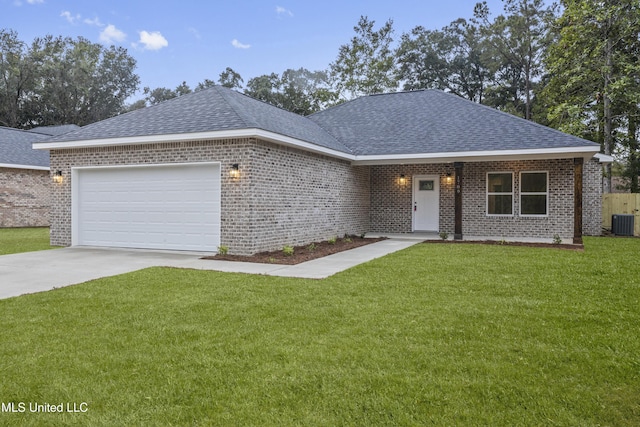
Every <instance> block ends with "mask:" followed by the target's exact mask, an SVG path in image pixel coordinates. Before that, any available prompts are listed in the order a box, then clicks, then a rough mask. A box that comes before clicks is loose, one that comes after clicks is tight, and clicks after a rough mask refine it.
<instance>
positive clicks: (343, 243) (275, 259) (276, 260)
mask: <svg viewBox="0 0 640 427" xmlns="http://www.w3.org/2000/svg"><path fill="white" fill-rule="evenodd" d="M385 239H386V237H378V238H363V237H359V236H346V237H343V238H341V239H335V241H334V240H331V241H327V240H325V241H322V242H314V243H311V244H308V245H304V246H294V247H293V253H290V251H289V254H285V251H283V250H279V251H270V252H260V253H258V254H255V255H249V256H244V255H229V254H225V255H223V254H217V255H213V256H207V257H203V258H202V259H213V260H218V261H242V262H258V263H263V264H285V265H295V264H300V263H301V262H305V261H311V260H312V259H316V258H322V257H325V256H327V255H333V254H336V253H338V252H342V251H346V250H349V249H354V248H358V247H360V246H364V245H369V244H371V243H376V242H379V241H381V240H385Z"/></svg>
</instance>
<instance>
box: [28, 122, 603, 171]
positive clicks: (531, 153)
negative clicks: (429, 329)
mask: <svg viewBox="0 0 640 427" xmlns="http://www.w3.org/2000/svg"><path fill="white" fill-rule="evenodd" d="M233 138H259V139H262V140H265V141H269V142H273V143H276V144H280V145H284V146H288V147H293V148H298V149H301V150H305V151H310V152H313V153H318V154H323V155H327V156H330V157H335V158H339V159H342V160H348V161H350V162H352V163H353V164H354V165H356V166H360V165H362V166H364V165H383V164H409V163H451V162H483V161H492V160H493V161H495V160H542V159H566V158H574V157H583V158H585V159H590V158H592V157H593V156H594V155H596V153H598V151H599V147H597V146H594V147H589V146H584V147H560V148H536V149H523V150H493V151H461V152H445V153H420V154H381V155H359V156H358V155H353V154H349V153H344V152H342V151H338V150H334V149H331V148H326V147H322V146H320V145H317V144H313V143H310V142H306V141H303V140H300V139H297V138H293V137H289V136H285V135H281V134H278V133H275V132H270V131H266V130H262V129H255V128H252V129H235V130H225V131H212V132H197V133H181V134H171V135H146V136H131V137H122V138H103V139H91V140H81V141H63V142H37V143H34V144H33V148H34V149H36V150H57V149H73V148H91V147H113V146H122V145H141V144H158V143H172V142H183V141H203V140H220V139H233ZM602 156H604V155H602ZM608 157H610V156H608ZM599 160H600V162H601V163H604V162H607V161H608V160H606V159H605V160H603V158H599Z"/></svg>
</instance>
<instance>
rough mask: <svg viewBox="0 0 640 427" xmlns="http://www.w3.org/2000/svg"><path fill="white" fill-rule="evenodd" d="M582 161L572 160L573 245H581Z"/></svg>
mask: <svg viewBox="0 0 640 427" xmlns="http://www.w3.org/2000/svg"><path fill="white" fill-rule="evenodd" d="M583 164H584V159H583V158H582V157H576V158H574V159H573V243H574V244H582V169H583Z"/></svg>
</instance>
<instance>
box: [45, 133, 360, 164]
mask: <svg viewBox="0 0 640 427" xmlns="http://www.w3.org/2000/svg"><path fill="white" fill-rule="evenodd" d="M237 138H258V139H262V140H266V141H269V142H274V143H276V144H280V145H285V146H289V147H294V148H299V149H302V150H305V151H311V152H314V153H318V154H323V155H327V156H331V157H336V158H340V159H343V160H349V161H353V160H354V159H355V156H353V155H352V154H349V153H344V152H342V151H339V150H334V149H331V148H327V147H323V146H321V145H317V144H313V143H310V142H307V141H303V140H300V139H297V138H292V137H289V136H286V135H281V134H278V133H275V132H270V131H267V130H263V129H257V128H247V129H230V130H222V131H208V132H193V133H178V134H165V135H143V136H128V137H120V138H102V139H89V140H79V141H60V142H37V143H34V144H33V148H34V149H35V150H65V149H74V148H95V147H114V146H123V145H143V144H158V143H171V142H182V141H204V140H221V139H237Z"/></svg>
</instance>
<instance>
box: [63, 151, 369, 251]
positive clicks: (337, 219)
mask: <svg viewBox="0 0 640 427" xmlns="http://www.w3.org/2000/svg"><path fill="white" fill-rule="evenodd" d="M206 161H213V162H220V163H221V165H222V167H221V172H222V174H221V178H222V182H221V188H222V194H221V211H222V213H221V236H220V238H221V244H222V245H225V246H228V247H229V253H233V254H241V255H248V254H253V253H256V252H261V251H265V250H272V249H280V248H282V247H283V246H285V245H297V244H305V243H310V242H312V241H317V240H324V239H327V238H328V237H331V236H336V235H343V234H345V233H356V234H360V233H364V232H366V231H368V229H369V170H368V168H362V167H360V168H359V167H352V166H350V164H349V163H348V162H345V161H340V160H336V159H332V158H329V157H326V156H322V155H317V154H313V153H308V152H305V151H301V150H297V149H293V148H287V147H282V146H278V145H275V144H271V143H267V142H263V141H258V140H255V139H252V138H248V139H235V140H222V141H204V142H203V141H193V142H176V143H163V144H148V145H131V146H117V147H99V148H78V149H65V150H52V151H51V170H61V171H62V172H63V176H64V181H63V182H62V183H61V184H54V186H53V191H52V194H53V197H52V202H53V203H52V210H51V242H52V244H55V245H61V246H68V245H70V244H71V168H72V167H78V166H106V165H134V164H164V163H189V162H206ZM234 163H238V165H239V171H240V176H239V177H238V178H233V177H231V176H230V175H229V169H230V167H231V165H232V164H234Z"/></svg>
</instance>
